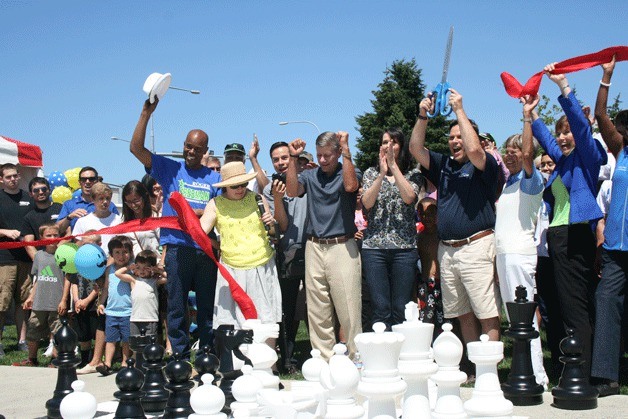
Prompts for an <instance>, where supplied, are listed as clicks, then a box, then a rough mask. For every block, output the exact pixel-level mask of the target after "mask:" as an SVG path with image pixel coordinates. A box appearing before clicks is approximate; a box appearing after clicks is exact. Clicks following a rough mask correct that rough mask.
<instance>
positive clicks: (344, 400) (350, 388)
mask: <svg viewBox="0 0 628 419" xmlns="http://www.w3.org/2000/svg"><path fill="white" fill-rule="evenodd" d="M333 351H334V354H335V355H333V356H332V357H331V358H330V359H329V365H327V364H325V365H323V368H322V369H321V375H320V379H321V385H322V386H323V388H324V389H325V390H327V392H328V395H329V398H328V399H327V407H326V413H325V418H326V419H332V418H333V419H340V418H342V419H358V418H362V417H363V416H364V408H363V407H362V406H360V405H358V404H357V403H356V400H355V394H356V391H357V389H358V385H359V383H360V372H359V371H358V367H356V366H355V364H354V363H353V361H351V360H350V359H349V357H348V356H346V355H345V353H346V352H347V347H346V346H345V345H343V344H341V343H338V344H336V345H334V347H333Z"/></svg>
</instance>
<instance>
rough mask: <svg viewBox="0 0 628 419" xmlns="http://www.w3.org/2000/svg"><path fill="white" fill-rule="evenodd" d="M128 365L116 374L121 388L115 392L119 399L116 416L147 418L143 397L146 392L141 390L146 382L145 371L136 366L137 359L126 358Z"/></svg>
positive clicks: (117, 384) (117, 383)
mask: <svg viewBox="0 0 628 419" xmlns="http://www.w3.org/2000/svg"><path fill="white" fill-rule="evenodd" d="M126 363H127V367H126V368H122V369H121V370H120V371H118V373H117V374H116V386H118V388H119V389H120V390H119V391H116V392H115V393H113V396H114V397H115V398H116V399H118V400H119V403H118V408H117V409H116V415H115V416H114V418H116V419H118V418H120V419H122V418H145V417H146V415H145V414H144V409H143V408H142V403H141V401H140V400H141V398H142V396H143V395H144V392H143V391H142V390H141V388H142V384H143V383H144V373H142V371H140V370H138V369H137V368H135V360H133V359H132V358H129V359H127V360H126Z"/></svg>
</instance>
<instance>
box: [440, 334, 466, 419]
mask: <svg viewBox="0 0 628 419" xmlns="http://www.w3.org/2000/svg"><path fill="white" fill-rule="evenodd" d="M451 329H453V326H452V325H451V323H445V324H443V332H442V333H441V334H440V335H439V336H438V337H437V338H436V340H435V341H434V345H433V347H434V359H435V360H436V363H437V364H438V372H437V373H436V374H434V375H432V381H434V382H435V383H436V385H437V386H438V398H437V399H436V407H434V411H433V412H432V418H435V419H454V418H466V417H467V414H466V413H465V411H464V407H463V405H462V400H461V399H460V384H462V383H464V382H465V381H466V379H467V374H465V373H464V372H462V371H460V359H461V358H462V351H463V347H462V342H460V339H458V337H457V336H456V335H455V334H453V333H452V331H451Z"/></svg>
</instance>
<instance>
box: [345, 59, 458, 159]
mask: <svg viewBox="0 0 628 419" xmlns="http://www.w3.org/2000/svg"><path fill="white" fill-rule="evenodd" d="M372 93H373V96H374V97H375V99H373V100H371V104H372V105H373V111H372V112H366V113H364V114H362V115H359V116H357V117H356V118H355V120H356V122H357V123H358V131H359V132H360V136H359V137H358V138H357V139H356V142H357V148H358V150H359V151H358V153H357V155H356V159H355V161H356V165H357V167H359V168H360V169H361V170H362V171H364V170H366V169H367V168H369V167H371V166H375V164H376V163H377V158H378V155H379V143H380V140H381V136H382V133H383V132H384V130H386V129H387V128H393V127H399V128H401V129H402V131H403V133H404V135H405V136H406V140H407V142H409V141H410V134H411V132H412V127H414V123H415V121H416V118H417V115H418V114H419V103H420V102H421V99H423V97H424V95H425V84H423V81H422V79H421V69H419V68H418V67H417V64H416V61H415V60H414V59H412V60H410V61H405V60H403V59H402V60H397V61H394V62H393V63H392V65H391V66H389V67H387V68H386V70H385V71H384V80H383V81H382V82H381V83H380V84H379V85H378V90H374V91H373V92H372ZM447 126H448V124H447V122H446V118H445V117H443V116H438V117H436V118H434V119H433V120H431V121H430V123H429V124H428V130H427V135H426V146H427V147H428V148H429V149H430V150H434V151H437V152H441V153H449V146H448V145H447V137H446V135H447V133H448V128H447Z"/></svg>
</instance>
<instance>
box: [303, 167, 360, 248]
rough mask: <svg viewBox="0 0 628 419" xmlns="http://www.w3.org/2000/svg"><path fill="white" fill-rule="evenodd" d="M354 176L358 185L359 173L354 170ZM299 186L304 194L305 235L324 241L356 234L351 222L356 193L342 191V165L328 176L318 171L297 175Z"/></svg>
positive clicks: (312, 170)
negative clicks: (306, 222) (305, 206)
mask: <svg viewBox="0 0 628 419" xmlns="http://www.w3.org/2000/svg"><path fill="white" fill-rule="evenodd" d="M355 173H356V176H357V178H358V182H361V181H362V172H360V171H359V170H358V169H357V168H356V169H355ZM299 183H301V184H302V185H303V187H304V188H305V192H306V194H307V209H308V215H309V222H308V224H307V226H306V230H305V231H306V233H307V234H308V235H310V236H314V237H319V238H326V237H338V236H343V235H351V236H353V235H354V234H355V232H356V231H357V229H356V227H355V224H354V222H353V218H354V217H355V207H356V199H357V196H358V191H357V190H356V191H355V192H347V191H345V187H344V182H343V180H342V164H341V163H338V167H337V168H336V171H335V172H334V173H333V174H332V175H331V176H328V175H327V174H325V172H323V170H322V169H321V168H317V169H311V170H305V171H304V172H303V173H301V174H300V175H299Z"/></svg>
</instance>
